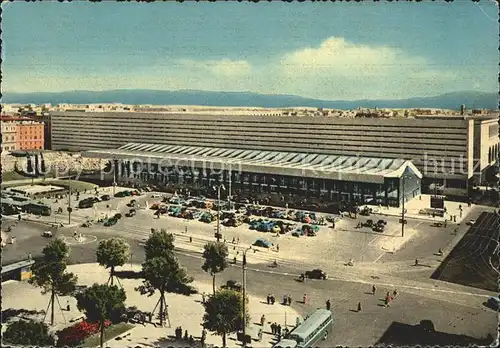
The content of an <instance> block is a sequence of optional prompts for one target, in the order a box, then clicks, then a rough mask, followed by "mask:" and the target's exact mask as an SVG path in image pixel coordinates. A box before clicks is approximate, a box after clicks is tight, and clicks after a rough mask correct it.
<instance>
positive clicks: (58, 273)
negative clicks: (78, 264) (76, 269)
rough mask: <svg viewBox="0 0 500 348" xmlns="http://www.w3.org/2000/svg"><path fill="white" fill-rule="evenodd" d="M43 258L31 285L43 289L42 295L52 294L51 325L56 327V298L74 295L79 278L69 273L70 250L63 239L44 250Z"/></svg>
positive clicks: (38, 262)
mask: <svg viewBox="0 0 500 348" xmlns="http://www.w3.org/2000/svg"><path fill="white" fill-rule="evenodd" d="M42 254H43V256H42V258H41V260H40V261H37V262H36V263H35V264H34V265H33V268H32V271H33V276H32V277H31V279H30V280H29V283H30V284H32V285H35V286H38V287H40V288H42V294H44V295H45V294H46V293H50V302H49V305H50V306H51V314H50V325H54V304H55V299H56V296H67V295H70V294H72V293H73V292H74V291H75V288H76V282H77V277H76V276H75V275H74V274H73V273H67V272H66V267H67V264H66V262H67V259H68V256H69V248H68V246H67V245H66V243H64V242H63V241H62V240H61V239H59V238H58V239H55V240H52V241H51V242H50V243H49V244H47V245H46V246H45V247H44V248H43V250H42Z"/></svg>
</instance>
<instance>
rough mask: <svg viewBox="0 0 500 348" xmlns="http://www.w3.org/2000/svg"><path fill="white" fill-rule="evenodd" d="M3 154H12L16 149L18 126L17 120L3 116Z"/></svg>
mask: <svg viewBox="0 0 500 348" xmlns="http://www.w3.org/2000/svg"><path fill="white" fill-rule="evenodd" d="M1 124H2V128H1V129H2V152H10V151H14V150H15V149H16V138H17V130H16V129H17V124H16V121H15V119H13V118H11V117H8V116H2V117H1Z"/></svg>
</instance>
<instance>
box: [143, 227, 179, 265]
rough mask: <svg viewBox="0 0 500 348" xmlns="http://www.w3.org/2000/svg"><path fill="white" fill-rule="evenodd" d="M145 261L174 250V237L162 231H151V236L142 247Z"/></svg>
mask: <svg viewBox="0 0 500 348" xmlns="http://www.w3.org/2000/svg"><path fill="white" fill-rule="evenodd" d="M144 250H145V252H146V260H148V259H152V258H154V257H159V256H163V255H164V254H165V253H169V252H171V251H173V250H174V235H173V234H172V233H167V231H165V230H164V229H161V230H159V231H158V230H155V229H151V235H150V236H149V238H148V240H147V241H146V245H145V246H144Z"/></svg>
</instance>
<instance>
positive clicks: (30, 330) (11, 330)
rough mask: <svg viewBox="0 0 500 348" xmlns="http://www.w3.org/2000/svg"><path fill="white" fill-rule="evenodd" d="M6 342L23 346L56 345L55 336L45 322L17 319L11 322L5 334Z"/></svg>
mask: <svg viewBox="0 0 500 348" xmlns="http://www.w3.org/2000/svg"><path fill="white" fill-rule="evenodd" d="M3 340H4V341H5V343H10V344H18V345H23V346H39V347H40V346H44V347H50V346H54V337H53V336H52V335H51V334H50V333H49V329H48V327H47V325H46V324H45V323H42V322H39V321H34V320H30V321H25V320H17V321H14V322H12V323H10V324H9V326H7V329H6V330H5V332H4V334H3Z"/></svg>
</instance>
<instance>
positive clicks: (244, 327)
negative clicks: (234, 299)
mask: <svg viewBox="0 0 500 348" xmlns="http://www.w3.org/2000/svg"><path fill="white" fill-rule="evenodd" d="M251 249H252V246H249V247H248V248H247V249H246V250H245V251H244V252H243V262H242V263H241V269H242V272H243V320H242V324H243V329H242V331H243V343H242V346H243V348H244V347H246V345H247V342H246V334H247V304H246V291H247V290H246V289H247V251H248V250H251Z"/></svg>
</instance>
